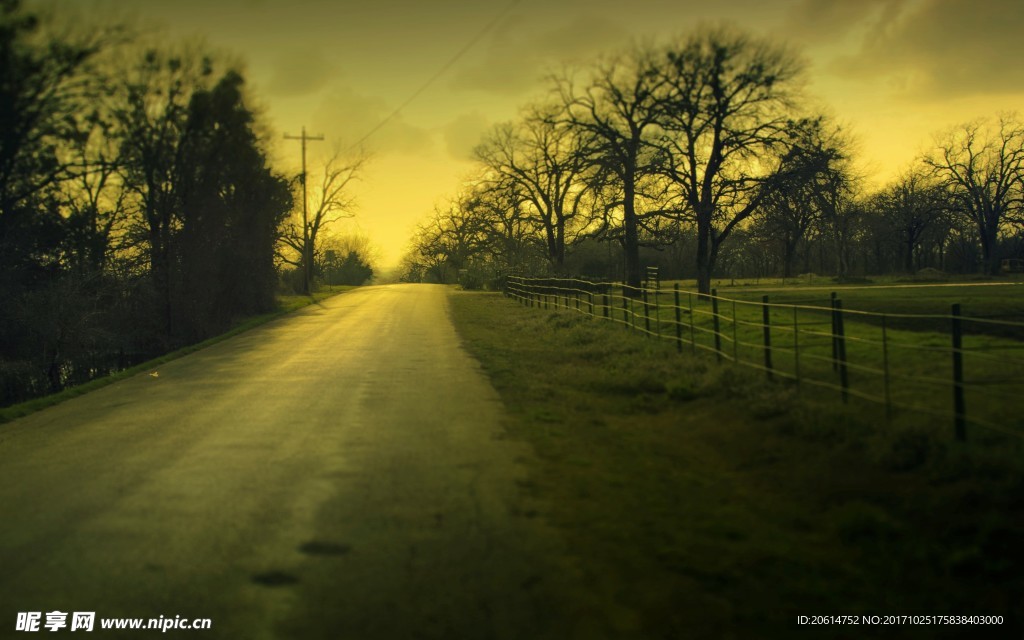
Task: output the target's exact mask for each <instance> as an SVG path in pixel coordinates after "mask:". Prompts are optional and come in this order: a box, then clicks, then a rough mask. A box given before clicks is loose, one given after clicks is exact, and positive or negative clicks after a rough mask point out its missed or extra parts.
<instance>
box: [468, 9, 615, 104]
mask: <svg viewBox="0 0 1024 640" xmlns="http://www.w3.org/2000/svg"><path fill="white" fill-rule="evenodd" d="M628 35H629V33H628V31H627V30H626V29H625V28H624V27H623V26H621V25H618V24H616V23H614V22H612V21H610V20H608V19H603V18H597V17H591V16H577V17H576V18H575V19H573V20H572V21H570V22H568V23H562V24H555V25H551V26H548V27H547V28H541V29H537V28H536V27H535V26H534V23H533V21H529V20H526V19H525V18H523V17H522V16H512V17H510V18H508V19H507V20H505V21H504V22H503V23H502V24H501V25H500V27H499V28H498V29H497V30H495V32H494V33H493V34H492V37H491V38H490V40H488V41H487V45H486V51H485V52H484V54H483V57H482V59H481V60H480V61H479V62H477V63H476V64H473V65H470V66H465V67H462V68H461V69H460V70H459V71H458V72H457V73H456V74H455V77H454V78H453V80H452V87H453V88H455V89H462V90H476V91H484V92H488V93H495V94H499V95H519V94H522V93H525V92H527V91H530V90H532V89H534V88H535V87H537V85H538V84H540V82H541V80H542V79H543V77H544V75H545V74H546V73H547V72H548V71H549V69H550V68H553V67H555V66H556V65H558V64H559V63H562V62H571V61H578V60H584V59H589V58H593V57H594V56H596V55H597V54H598V53H600V52H602V51H606V50H607V49H608V48H609V47H614V46H615V45H616V44H619V43H622V42H624V41H625V40H626V39H627V37H628Z"/></svg>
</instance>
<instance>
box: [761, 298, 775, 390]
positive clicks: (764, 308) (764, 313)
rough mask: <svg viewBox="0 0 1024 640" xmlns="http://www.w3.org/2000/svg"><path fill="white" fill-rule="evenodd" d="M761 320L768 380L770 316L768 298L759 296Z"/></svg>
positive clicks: (769, 369) (770, 338) (770, 368)
mask: <svg viewBox="0 0 1024 640" xmlns="http://www.w3.org/2000/svg"><path fill="white" fill-rule="evenodd" d="M761 318H762V323H763V325H764V368H765V370H766V371H765V373H767V374H768V379H769V380H770V379H771V377H772V315H771V309H770V308H769V307H768V296H761Z"/></svg>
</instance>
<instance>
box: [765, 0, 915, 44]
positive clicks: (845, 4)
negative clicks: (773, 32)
mask: <svg viewBox="0 0 1024 640" xmlns="http://www.w3.org/2000/svg"><path fill="white" fill-rule="evenodd" d="M900 4H901V0H855V1H852V2H851V1H850V0H801V1H800V2H799V3H797V4H796V5H795V6H793V8H792V9H790V11H789V12H788V13H787V15H786V18H785V20H784V22H783V24H782V29H783V31H784V33H785V34H786V35H787V36H791V37H795V38H797V39H799V40H801V41H803V42H806V43H809V44H821V43H829V42H835V41H836V40H841V39H843V38H846V37H847V36H849V35H850V34H851V33H854V32H855V31H856V30H858V29H861V28H863V27H864V25H865V24H870V28H872V29H874V28H877V27H878V23H880V22H883V23H884V19H880V18H879V14H884V13H887V12H888V11H891V10H892V9H893V8H894V7H898V5H900Z"/></svg>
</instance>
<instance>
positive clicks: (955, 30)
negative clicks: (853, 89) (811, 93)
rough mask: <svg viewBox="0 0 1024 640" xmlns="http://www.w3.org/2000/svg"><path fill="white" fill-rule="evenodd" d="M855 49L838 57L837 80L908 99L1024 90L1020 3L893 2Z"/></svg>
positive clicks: (1012, 0)
mask: <svg viewBox="0 0 1024 640" xmlns="http://www.w3.org/2000/svg"><path fill="white" fill-rule="evenodd" d="M884 8H885V10H884V11H882V12H880V13H878V14H876V15H875V16H874V18H873V22H870V23H869V26H871V27H872V28H870V29H867V30H866V32H865V33H864V36H863V38H862V41H861V43H860V47H859V49H858V50H857V51H856V52H855V53H853V54H850V55H845V56H840V57H838V58H837V59H836V60H835V61H834V62H833V63H832V65H831V66H830V70H831V71H832V72H834V73H836V74H837V75H839V76H841V77H846V78H850V79H857V80H871V81H879V80H881V81H884V82H885V83H886V84H887V85H888V86H889V87H890V89H892V90H894V91H895V92H896V93H897V94H903V95H906V96H910V97H915V96H916V97H927V98H959V97H966V96H971V95H978V94H1002V93H1010V92H1019V91H1020V89H1021V87H1022V86H1024V67H1022V66H1021V65H1020V64H1019V60H1020V59H1021V58H1022V57H1024V39H1022V38H1021V34H1022V33H1024V3H1021V2H1020V1H1019V0H986V1H985V2H974V1H971V0H923V1H919V2H912V1H910V0H891V1H889V2H886V3H884Z"/></svg>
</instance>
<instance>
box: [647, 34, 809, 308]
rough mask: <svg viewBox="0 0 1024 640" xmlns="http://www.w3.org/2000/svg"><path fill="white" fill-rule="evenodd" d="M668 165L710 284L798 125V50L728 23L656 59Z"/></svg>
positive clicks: (705, 286)
mask: <svg viewBox="0 0 1024 640" xmlns="http://www.w3.org/2000/svg"><path fill="white" fill-rule="evenodd" d="M653 73H655V74H656V77H657V78H658V80H657V81H656V82H657V84H658V86H659V90H660V92H659V94H658V96H657V98H658V100H657V108H656V110H655V114H656V119H655V121H656V123H657V124H658V125H659V126H660V127H661V128H662V129H663V130H664V131H665V135H664V136H662V144H663V145H664V148H665V150H666V153H665V155H664V160H665V163H664V166H663V172H664V175H665V176H667V177H668V178H669V179H670V180H672V182H673V183H674V184H675V185H676V186H677V188H678V189H679V192H680V197H681V200H682V201H683V203H684V206H685V208H686V215H690V216H692V217H693V218H694V220H695V221H696V226H697V286H698V290H699V291H700V292H702V293H708V292H710V290H711V272H712V269H713V268H714V265H715V260H716V258H717V255H718V251H719V247H720V246H721V244H722V242H724V241H725V239H726V238H727V237H728V235H729V233H730V232H731V231H733V229H735V228H736V226H737V225H739V224H740V223H741V222H743V221H744V220H745V219H747V218H748V217H749V216H750V215H752V214H753V213H754V211H755V210H756V209H757V207H758V206H759V204H760V202H761V199H762V198H763V197H764V196H765V195H766V194H767V193H768V192H769V189H768V188H766V185H769V184H770V183H771V181H772V180H774V179H776V177H777V176H778V174H779V171H780V169H781V168H782V163H781V162H780V158H781V157H782V156H783V155H784V153H785V150H786V142H787V141H788V135H787V132H788V131H789V130H790V129H791V128H792V127H793V126H794V121H793V113H794V107H795V98H796V93H797V92H796V89H797V87H798V82H799V79H800V77H801V75H802V65H801V63H800V61H799V60H798V58H797V57H796V56H794V55H793V54H791V53H790V52H788V51H787V50H786V49H784V48H781V47H778V46H775V45H772V44H771V43H769V42H767V41H764V40H759V39H755V38H753V37H750V36H747V35H744V34H742V33H739V32H735V31H732V30H728V29H708V30H702V31H698V32H696V33H695V34H693V35H691V36H690V37H689V38H687V39H685V40H684V41H682V42H681V43H679V44H676V45H674V46H671V47H669V48H668V49H667V50H666V51H665V52H664V61H663V62H662V63H659V64H657V65H656V66H655V67H653Z"/></svg>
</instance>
